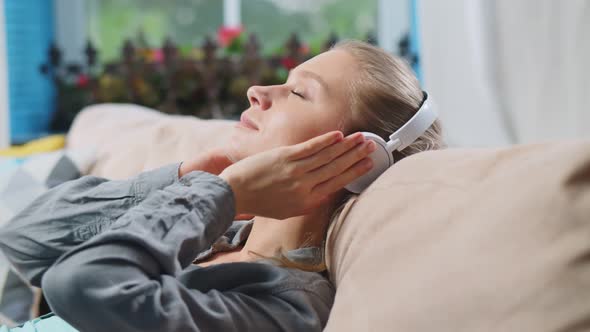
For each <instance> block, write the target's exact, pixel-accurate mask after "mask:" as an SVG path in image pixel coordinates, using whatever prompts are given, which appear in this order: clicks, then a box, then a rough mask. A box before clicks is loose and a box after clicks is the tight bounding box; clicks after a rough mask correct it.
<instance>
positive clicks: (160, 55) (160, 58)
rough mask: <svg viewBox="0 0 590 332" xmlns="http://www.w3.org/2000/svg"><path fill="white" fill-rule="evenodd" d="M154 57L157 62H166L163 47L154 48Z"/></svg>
mask: <svg viewBox="0 0 590 332" xmlns="http://www.w3.org/2000/svg"><path fill="white" fill-rule="evenodd" d="M152 59H153V60H154V62H155V63H162V62H164V52H163V51H162V49H161V48H156V49H154V50H152Z"/></svg>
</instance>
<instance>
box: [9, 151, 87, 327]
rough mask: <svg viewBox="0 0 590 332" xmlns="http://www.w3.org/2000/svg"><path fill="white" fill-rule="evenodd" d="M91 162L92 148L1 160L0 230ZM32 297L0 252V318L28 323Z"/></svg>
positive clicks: (83, 172) (79, 172) (31, 293)
mask: <svg viewBox="0 0 590 332" xmlns="http://www.w3.org/2000/svg"><path fill="white" fill-rule="evenodd" d="M93 162H94V152H93V151H92V150H91V149H81V150H60V151H55V152H50V153H41V154H35V155H32V156H29V157H26V158H5V157H0V227H1V226H3V225H4V224H6V223H7V222H9V220H10V218H12V217H13V216H14V215H16V214H17V213H19V212H20V211H21V210H23V209H24V208H25V207H26V206H27V205H29V204H30V203H31V202H33V200H35V198H37V197H38V196H40V195H41V194H43V193H44V192H45V191H47V190H48V189H49V188H52V187H55V186H57V185H59V184H61V183H63V182H66V181H69V180H73V179H76V178H78V177H80V176H81V175H82V174H85V173H87V172H88V171H89V169H90V167H91V165H92V163H93ZM33 295H34V294H33V291H32V290H31V289H30V288H29V286H28V285H27V284H26V283H25V282H23V281H22V280H21V279H20V278H19V277H18V276H17V275H16V274H14V273H13V272H12V271H10V269H9V263H8V262H7V261H6V259H5V258H4V257H3V256H2V254H1V253H0V316H1V317H4V319H9V320H11V321H13V322H22V321H26V320H29V319H30V318H32V317H31V315H34V312H33V311H31V306H32V305H33V303H34V299H33Z"/></svg>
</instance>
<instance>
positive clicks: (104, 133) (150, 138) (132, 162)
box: [67, 104, 235, 179]
mask: <svg viewBox="0 0 590 332" xmlns="http://www.w3.org/2000/svg"><path fill="white" fill-rule="evenodd" d="M234 124H235V121H230V120H201V119H199V118H196V117H193V116H180V115H166V114H164V113H160V112H158V111H155V110H152V109H149V108H146V107H142V106H138V105H132V104H99V105H93V106H90V107H87V108H85V109H84V110H82V111H81V112H80V114H78V116H76V119H75V120H74V123H73V124H72V128H71V129H70V131H69V133H68V137H67V146H68V147H69V148H74V149H78V148H80V149H82V148H90V147H93V148H95V149H96V151H97V162H96V164H94V166H93V167H92V169H91V171H90V173H91V174H92V175H95V176H100V177H105V178H109V179H125V178H128V177H131V176H134V175H136V174H138V173H140V172H142V171H147V170H150V169H154V168H157V167H160V166H163V165H166V164H168V163H171V162H176V161H181V160H184V159H186V158H190V157H191V156H192V155H194V154H197V153H199V152H202V151H205V150H207V149H210V148H214V147H218V146H221V145H222V144H224V143H225V141H226V140H227V139H228V137H229V131H230V129H231V127H232V126H233V125H234Z"/></svg>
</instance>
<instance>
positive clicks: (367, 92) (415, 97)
mask: <svg viewBox="0 0 590 332" xmlns="http://www.w3.org/2000/svg"><path fill="white" fill-rule="evenodd" d="M332 49H333V50H341V51H345V52H347V53H348V54H350V55H352V57H353V58H354V59H355V60H356V62H357V66H358V72H359V75H358V76H357V77H356V79H354V80H352V81H351V82H349V85H348V89H349V95H350V96H351V98H350V112H351V116H352V117H351V118H352V121H351V123H353V124H354V127H353V128H350V132H351V133H352V132H356V131H369V132H372V133H375V134H377V135H379V136H380V137H382V138H383V139H385V140H388V139H389V135H391V134H392V133H393V132H395V131H396V130H398V129H399V128H400V127H401V126H402V125H404V124H405V123H406V122H407V121H409V120H410V119H411V118H412V116H414V114H416V112H417V111H418V109H419V108H420V106H421V105H422V102H423V98H424V96H423V92H422V89H421V87H420V83H419V82H418V79H417V78H416V76H415V75H414V73H413V71H412V70H411V69H410V67H409V66H408V65H407V64H406V63H405V61H403V60H402V59H400V58H398V57H396V56H393V55H391V54H389V53H387V52H386V51H385V50H383V49H381V48H379V47H376V46H373V45H371V44H368V43H365V42H361V41H355V40H350V41H343V42H339V43H337V44H336V45H334V47H333V48H332ZM444 147H445V144H444V141H443V137H442V127H441V123H440V121H439V120H436V121H435V122H434V123H433V124H432V126H430V128H429V129H428V130H427V131H426V132H425V133H424V134H423V135H422V136H421V137H420V138H418V139H417V140H416V141H415V142H414V143H412V144H411V145H410V146H408V147H407V148H405V149H404V150H402V151H401V152H397V151H396V152H395V153H394V159H395V160H396V161H399V160H401V159H403V158H405V157H407V156H410V155H412V154H415V153H418V152H421V151H427V150H437V149H441V148H444ZM355 197H356V195H352V194H350V195H348V196H347V197H345V199H344V200H343V201H342V204H340V206H339V208H337V209H336V211H335V212H334V213H333V214H332V218H331V220H330V223H332V222H333V221H334V220H335V219H336V218H338V216H339V215H340V213H341V212H342V209H343V207H344V206H345V205H346V203H347V202H348V201H349V200H350V199H354V198H355ZM325 238H326V234H324V243H322V247H321V263H319V264H315V265H310V264H303V263H299V262H295V261H292V260H290V259H289V258H288V257H287V256H286V253H285V252H284V251H283V250H279V251H278V252H277V254H276V255H275V256H274V257H265V256H262V255H260V254H257V253H253V254H255V255H257V256H260V257H263V258H266V259H270V260H272V261H274V262H276V263H277V264H278V265H280V266H283V267H289V268H297V269H300V270H304V271H311V272H322V271H325V270H326V263H325V242H326V240H325ZM304 246H305V244H304V245H302V247H304Z"/></svg>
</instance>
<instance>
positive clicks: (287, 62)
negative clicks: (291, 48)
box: [281, 57, 297, 70]
mask: <svg viewBox="0 0 590 332" xmlns="http://www.w3.org/2000/svg"><path fill="white" fill-rule="evenodd" d="M281 65H283V67H285V68H286V69H287V70H291V69H293V68H295V67H297V62H296V61H295V59H293V58H290V57H284V58H282V59H281Z"/></svg>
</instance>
